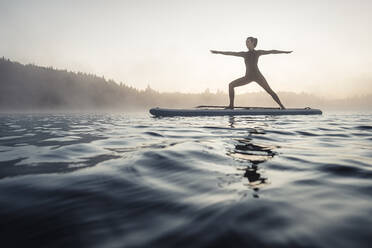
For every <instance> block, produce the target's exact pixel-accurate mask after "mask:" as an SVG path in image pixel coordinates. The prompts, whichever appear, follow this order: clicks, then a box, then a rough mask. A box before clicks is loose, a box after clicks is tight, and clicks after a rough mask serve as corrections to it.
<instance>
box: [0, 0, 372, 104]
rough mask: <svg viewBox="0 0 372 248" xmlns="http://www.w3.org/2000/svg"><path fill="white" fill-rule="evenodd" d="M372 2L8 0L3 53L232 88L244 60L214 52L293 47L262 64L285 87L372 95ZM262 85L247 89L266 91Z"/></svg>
mask: <svg viewBox="0 0 372 248" xmlns="http://www.w3.org/2000/svg"><path fill="white" fill-rule="evenodd" d="M371 13H372V1H370V0H327V1H324V0H323V1H322V0H311V1H299V0H292V1H291V0H284V1H280V0H267V1H265V0H263V1H262V0H260V1H258V0H254V1H250V0H239V1H234V0H224V1H218V0H214V1H212V0H211V1H207V0H198V1H192V0H188V1H187V0H184V1H179V0H168V1H165V0H133V1H130V0H122V1H110V0H107V1H103V0H102V1H93V0H87V1H77V0H74V1H62V0H61V1H51V0H46V1H32V0H24V1H18V0H14V1H6V0H0V56H5V57H7V58H10V59H11V60H15V61H19V62H21V63H35V64H38V65H44V66H53V67H56V68H60V69H68V70H72V71H83V72H91V73H94V74H97V75H100V76H101V75H104V76H105V78H107V79H114V80H115V81H117V82H123V83H126V84H128V85H130V86H133V87H136V88H140V89H143V88H146V86H147V85H148V84H149V85H150V86H151V87H152V88H153V89H156V90H159V91H180V92H201V91H204V90H205V89H206V88H209V89H210V90H211V91H212V92H213V91H216V90H217V89H220V90H223V91H225V92H227V85H228V83H229V82H230V81H232V80H234V79H236V78H238V77H241V76H243V75H244V63H243V59H241V58H238V57H230V56H223V55H213V54H211V53H210V52H209V50H210V49H216V50H225V51H229V50H230V51H244V50H246V47H245V39H246V37H247V36H255V37H257V38H258V46H257V49H282V50H293V51H294V52H293V53H292V54H289V55H287V54H280V55H267V56H262V57H261V58H260V62H259V67H260V69H261V71H262V72H263V74H264V75H265V76H266V79H267V80H268V82H269V84H270V85H271V87H272V88H273V89H274V90H276V91H294V92H302V91H304V92H309V93H316V94H319V95H322V96H325V95H329V96H331V97H345V96H353V95H356V94H367V93H372V71H371V68H372V48H371V46H372V33H371V31H372V15H371ZM260 90H261V89H260V88H259V86H257V85H256V84H255V83H252V84H250V85H248V86H243V87H241V88H239V89H238V91H237V92H238V93H243V92H249V91H260Z"/></svg>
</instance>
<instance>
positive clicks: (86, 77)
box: [0, 58, 372, 111]
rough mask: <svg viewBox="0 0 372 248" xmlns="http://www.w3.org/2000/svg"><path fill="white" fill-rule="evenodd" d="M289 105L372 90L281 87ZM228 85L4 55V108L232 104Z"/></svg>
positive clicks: (246, 99) (354, 102)
mask: <svg viewBox="0 0 372 248" xmlns="http://www.w3.org/2000/svg"><path fill="white" fill-rule="evenodd" d="M278 95H279V96H280V98H281V99H282V102H283V103H284V105H285V106H286V107H312V108H322V109H324V110H327V109H335V110H336V109H338V110H369V109H371V107H372V95H360V96H355V97H352V98H342V99H338V100H335V99H333V100H332V99H331V100H330V99H327V98H324V97H320V96H317V95H314V94H308V93H294V92H282V91H279V92H278ZM227 103H228V95H227V94H226V93H225V92H223V91H218V92H211V91H210V90H209V89H206V90H204V91H203V92H200V93H180V92H159V91H155V90H153V89H152V88H151V86H150V85H149V86H148V87H147V88H146V89H145V90H139V89H136V88H133V87H129V86H128V85H127V84H126V83H123V82H115V81H113V80H108V79H105V77H99V76H96V75H93V74H86V73H81V72H72V71H68V70H59V69H55V68H53V67H48V68H47V67H41V66H37V65H30V64H29V65H23V64H20V63H18V62H13V61H10V60H9V59H5V58H2V59H0V110H1V111H36V110H37V111H40V110H69V111H78V110H94V111H98V110H110V111H111V110H112V111H134V110H147V109H148V108H150V107H156V106H159V107H170V106H171V107H179V108H181V107H195V106H198V105H227ZM235 103H236V106H239V105H241V106H263V107H277V106H276V104H275V102H274V101H273V99H271V97H270V96H269V95H268V94H267V93H265V92H256V93H244V94H237V96H236V101H235Z"/></svg>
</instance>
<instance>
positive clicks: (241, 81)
mask: <svg viewBox="0 0 372 248" xmlns="http://www.w3.org/2000/svg"><path fill="white" fill-rule="evenodd" d="M248 83H250V81H249V80H248V79H247V78H246V77H241V78H238V79H235V80H234V81H232V82H231V83H230V84H229V97H230V104H229V108H234V98H235V92H234V88H235V87H239V86H242V85H246V84H248Z"/></svg>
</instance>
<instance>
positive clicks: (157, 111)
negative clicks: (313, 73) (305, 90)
mask: <svg viewBox="0 0 372 248" xmlns="http://www.w3.org/2000/svg"><path fill="white" fill-rule="evenodd" d="M150 113H151V114H152V115H154V116H223V115H230V116H234V115H321V114H322V111H321V110H320V109H312V108H288V109H279V108H261V107H237V108H234V109H225V108H215V107H213V108H211V107H209V106H199V107H197V108H191V109H172V108H159V107H157V108H152V109H150Z"/></svg>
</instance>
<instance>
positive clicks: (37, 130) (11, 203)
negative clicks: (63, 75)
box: [0, 113, 372, 247]
mask: <svg viewBox="0 0 372 248" xmlns="http://www.w3.org/2000/svg"><path fill="white" fill-rule="evenodd" d="M371 158H372V114H370V113H360V114H350V113H325V114H323V115H322V116H255V117H242V116H240V117H179V118H154V117H151V116H150V115H149V114H147V113H142V114H117V113H116V114H102V113H99V114H93V113H79V114H76V113H75V114H71V113H68V114H61V113H59V114H1V115H0V192H1V194H0V238H1V242H2V245H5V246H4V247H11V246H12V247H21V246H28V247H30V246H31V247H217V246H220V247H243V246H244V247H368V244H369V242H370V241H372V238H371V237H372V236H371V235H372V228H371V227H372V163H371Z"/></svg>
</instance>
